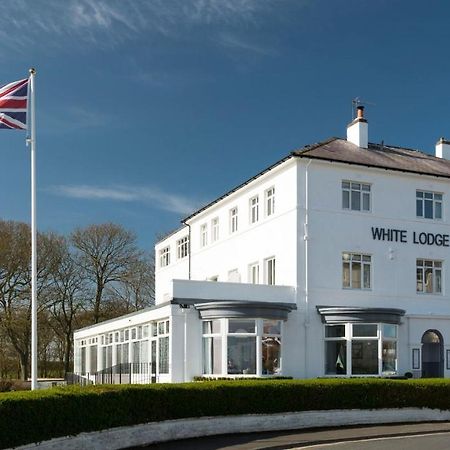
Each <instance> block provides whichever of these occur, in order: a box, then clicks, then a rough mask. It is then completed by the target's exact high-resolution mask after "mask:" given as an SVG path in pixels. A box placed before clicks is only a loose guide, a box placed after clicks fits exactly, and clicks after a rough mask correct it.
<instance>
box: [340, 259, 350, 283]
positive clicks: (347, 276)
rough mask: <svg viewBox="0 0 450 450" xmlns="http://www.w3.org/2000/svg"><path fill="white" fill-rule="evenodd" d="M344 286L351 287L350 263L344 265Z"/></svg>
mask: <svg viewBox="0 0 450 450" xmlns="http://www.w3.org/2000/svg"><path fill="white" fill-rule="evenodd" d="M342 286H343V287H350V263H348V262H344V263H343V265H342Z"/></svg>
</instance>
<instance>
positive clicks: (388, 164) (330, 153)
mask: <svg viewBox="0 0 450 450" xmlns="http://www.w3.org/2000/svg"><path fill="white" fill-rule="evenodd" d="M292 154H293V155H294V156H295V157H300V158H308V159H316V160H323V161H329V162H337V163H343V164H351V165H356V166H364V167H374V168H379V169H384V170H392V171H397V172H406V173H414V174H418V175H428V176H434V177H441V178H450V161H447V160H445V159H441V158H436V157H434V156H431V155H428V154H426V153H422V152H420V151H418V150H411V149H405V148H401V147H394V146H381V145H378V144H369V149H361V148H359V147H357V146H356V145H353V144H351V143H348V142H347V141H345V140H343V139H337V138H334V139H333V140H329V141H328V142H326V143H322V144H320V145H317V146H314V147H313V148H306V149H302V150H299V151H294V152H292Z"/></svg>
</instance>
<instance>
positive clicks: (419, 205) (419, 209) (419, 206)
mask: <svg viewBox="0 0 450 450" xmlns="http://www.w3.org/2000/svg"><path fill="white" fill-rule="evenodd" d="M416 216H417V217H423V201H422V200H420V199H417V200H416Z"/></svg>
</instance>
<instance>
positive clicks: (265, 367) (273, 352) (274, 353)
mask: <svg viewBox="0 0 450 450" xmlns="http://www.w3.org/2000/svg"><path fill="white" fill-rule="evenodd" d="M280 355H281V339H280V338H279V337H268V336H264V337H263V338H262V374H263V375H274V374H277V373H280Z"/></svg>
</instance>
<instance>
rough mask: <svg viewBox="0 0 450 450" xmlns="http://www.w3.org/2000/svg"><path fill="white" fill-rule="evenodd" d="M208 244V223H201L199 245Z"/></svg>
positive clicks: (204, 245)
mask: <svg viewBox="0 0 450 450" xmlns="http://www.w3.org/2000/svg"><path fill="white" fill-rule="evenodd" d="M207 245H208V224H207V223H202V224H201V225H200V247H206V246H207Z"/></svg>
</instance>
